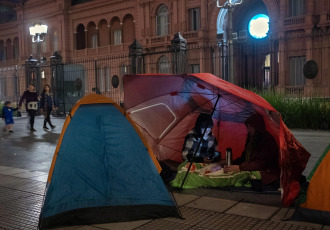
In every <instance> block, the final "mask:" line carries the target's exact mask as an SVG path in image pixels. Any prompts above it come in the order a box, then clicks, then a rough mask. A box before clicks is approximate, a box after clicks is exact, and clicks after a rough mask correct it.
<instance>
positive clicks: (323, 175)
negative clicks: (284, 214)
mask: <svg viewBox="0 0 330 230" xmlns="http://www.w3.org/2000/svg"><path fill="white" fill-rule="evenodd" d="M329 165H330V144H329V145H328V147H327V148H326V149H325V151H324V153H323V154H322V156H321V157H320V158H319V160H318V162H317V163H316V164H315V166H314V168H313V170H312V171H311V172H310V174H309V176H308V177H307V179H308V180H309V184H308V188H307V189H306V190H305V191H303V194H302V196H304V198H303V199H301V200H300V204H299V206H298V207H297V209H296V211H295V213H294V215H293V217H292V219H293V220H302V221H308V222H314V223H320V224H326V225H330V184H329V183H327V181H328V178H329V173H330V172H329V170H330V167H329Z"/></svg>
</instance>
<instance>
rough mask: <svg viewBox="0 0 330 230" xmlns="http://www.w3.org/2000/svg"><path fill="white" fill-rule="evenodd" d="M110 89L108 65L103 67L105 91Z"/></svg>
mask: <svg viewBox="0 0 330 230" xmlns="http://www.w3.org/2000/svg"><path fill="white" fill-rule="evenodd" d="M110 89H111V77H110V69H109V67H106V68H105V91H106V92H109V91H110Z"/></svg>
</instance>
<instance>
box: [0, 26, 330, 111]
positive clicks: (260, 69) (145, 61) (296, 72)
mask: <svg viewBox="0 0 330 230" xmlns="http://www.w3.org/2000/svg"><path fill="white" fill-rule="evenodd" d="M329 38H330V33H328V31H325V32H322V33H321V32H319V31H318V32H315V33H312V34H311V35H308V36H307V35H304V34H303V33H302V32H301V31H295V32H288V33H286V34H285V35H284V37H281V38H280V37H276V38H270V39H265V40H261V41H255V40H253V41H251V40H248V39H246V38H245V39H244V38H240V37H238V38H237V39H236V40H235V41H234V45H233V53H232V55H233V60H234V65H233V66H234V69H233V72H234V79H233V80H234V83H235V84H237V85H239V86H242V87H252V88H257V89H273V88H274V87H277V86H279V85H281V86H283V87H284V93H286V94H289V95H303V94H304V88H305V86H306V85H305V77H304V76H303V71H302V69H303V65H304V62H305V61H306V60H307V59H308V58H310V57H313V59H315V61H316V62H317V63H318V65H319V74H320V76H321V77H319V78H318V79H316V80H315V81H314V82H315V83H314V85H313V86H322V87H323V86H324V87H323V88H324V89H325V90H326V89H327V87H328V88H329V86H328V84H329V83H328V82H327V81H328V80H327V79H328V78H327V75H328V73H327V69H328V66H327V63H326V62H327V60H329V59H328V56H329V48H330V46H329ZM154 42H156V43H157V42H158V41H157V40H155V41H154ZM304 44H310V45H307V46H306V45H304ZM152 45H153V44H151V46H150V47H147V48H146V47H142V46H141V45H139V44H138V43H137V42H136V41H135V42H134V43H133V44H132V45H131V46H130V47H129V48H130V52H129V53H124V54H116V55H108V56H103V57H87V56H86V57H85V58H79V59H78V58H74V59H73V60H70V61H66V62H62V61H61V59H58V60H57V59H56V58H55V59H52V58H51V60H50V61H49V62H47V61H44V62H41V63H38V64H37V65H36V66H32V67H31V66H30V65H27V63H26V64H25V65H19V66H9V67H8V66H4V67H1V63H0V101H5V100H11V101H14V102H15V101H16V102H17V101H18V100H19V95H21V94H22V92H23V91H24V90H25V89H26V87H27V85H28V84H29V83H35V84H36V85H37V89H38V91H39V93H40V92H41V90H42V86H43V85H45V84H49V85H51V88H52V90H53V92H54V94H55V96H56V97H57V98H58V101H59V107H60V109H59V111H60V112H61V113H62V114H64V113H67V112H68V111H69V110H70V109H71V107H72V106H73V105H74V104H75V103H76V101H77V100H79V99H80V98H81V97H83V96H84V95H86V94H89V93H99V94H102V95H105V96H108V97H110V98H112V99H113V100H114V101H115V102H117V103H118V104H123V103H124V90H123V76H124V75H125V74H132V73H165V74H166V73H167V74H177V73H178V74H180V73H200V72H209V73H212V74H214V75H215V76H217V77H220V78H222V79H224V80H228V78H229V77H228V76H229V74H228V72H229V68H228V67H229V64H228V62H229V60H230V57H229V56H228V55H227V53H228V50H227V49H228V46H227V45H226V42H225V41H224V40H219V41H217V42H213V43H205V42H204V43H203V45H200V43H197V42H192V41H186V40H185V39H184V38H182V37H181V36H180V35H178V34H177V35H176V36H175V37H174V39H172V43H171V45H164V44H163V45H161V44H154V46H152ZM152 47H154V48H152ZM157 47H158V48H157ZM159 47H162V48H159ZM86 54H88V52H86ZM58 58H59V57H58ZM54 60H55V61H54ZM56 60H57V61H56ZM280 65H282V66H280ZM280 75H281V78H280ZM324 76H326V77H324ZM281 79H282V80H281ZM325 94H326V93H325Z"/></svg>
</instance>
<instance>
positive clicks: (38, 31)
mask: <svg viewBox="0 0 330 230" xmlns="http://www.w3.org/2000/svg"><path fill="white" fill-rule="evenodd" d="M47 28H48V26H46V25H40V24H36V25H34V26H31V27H30V28H29V30H30V35H31V36H32V43H37V53H38V54H37V55H38V57H37V61H38V63H37V65H38V66H37V76H36V78H37V79H36V80H37V85H36V88H37V91H40V90H41V80H40V67H41V66H40V65H41V47H40V43H41V42H43V41H44V38H45V35H46V34H47Z"/></svg>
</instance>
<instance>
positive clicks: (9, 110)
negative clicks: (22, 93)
mask: <svg viewBox="0 0 330 230" xmlns="http://www.w3.org/2000/svg"><path fill="white" fill-rule="evenodd" d="M16 110H18V108H15V109H14V108H13V107H12V106H11V102H10V101H6V102H5V105H4V107H3V108H2V112H1V117H2V120H4V121H5V124H6V126H5V127H4V131H6V130H8V132H9V133H13V132H14V131H13V125H14V119H13V112H14V111H16Z"/></svg>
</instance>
